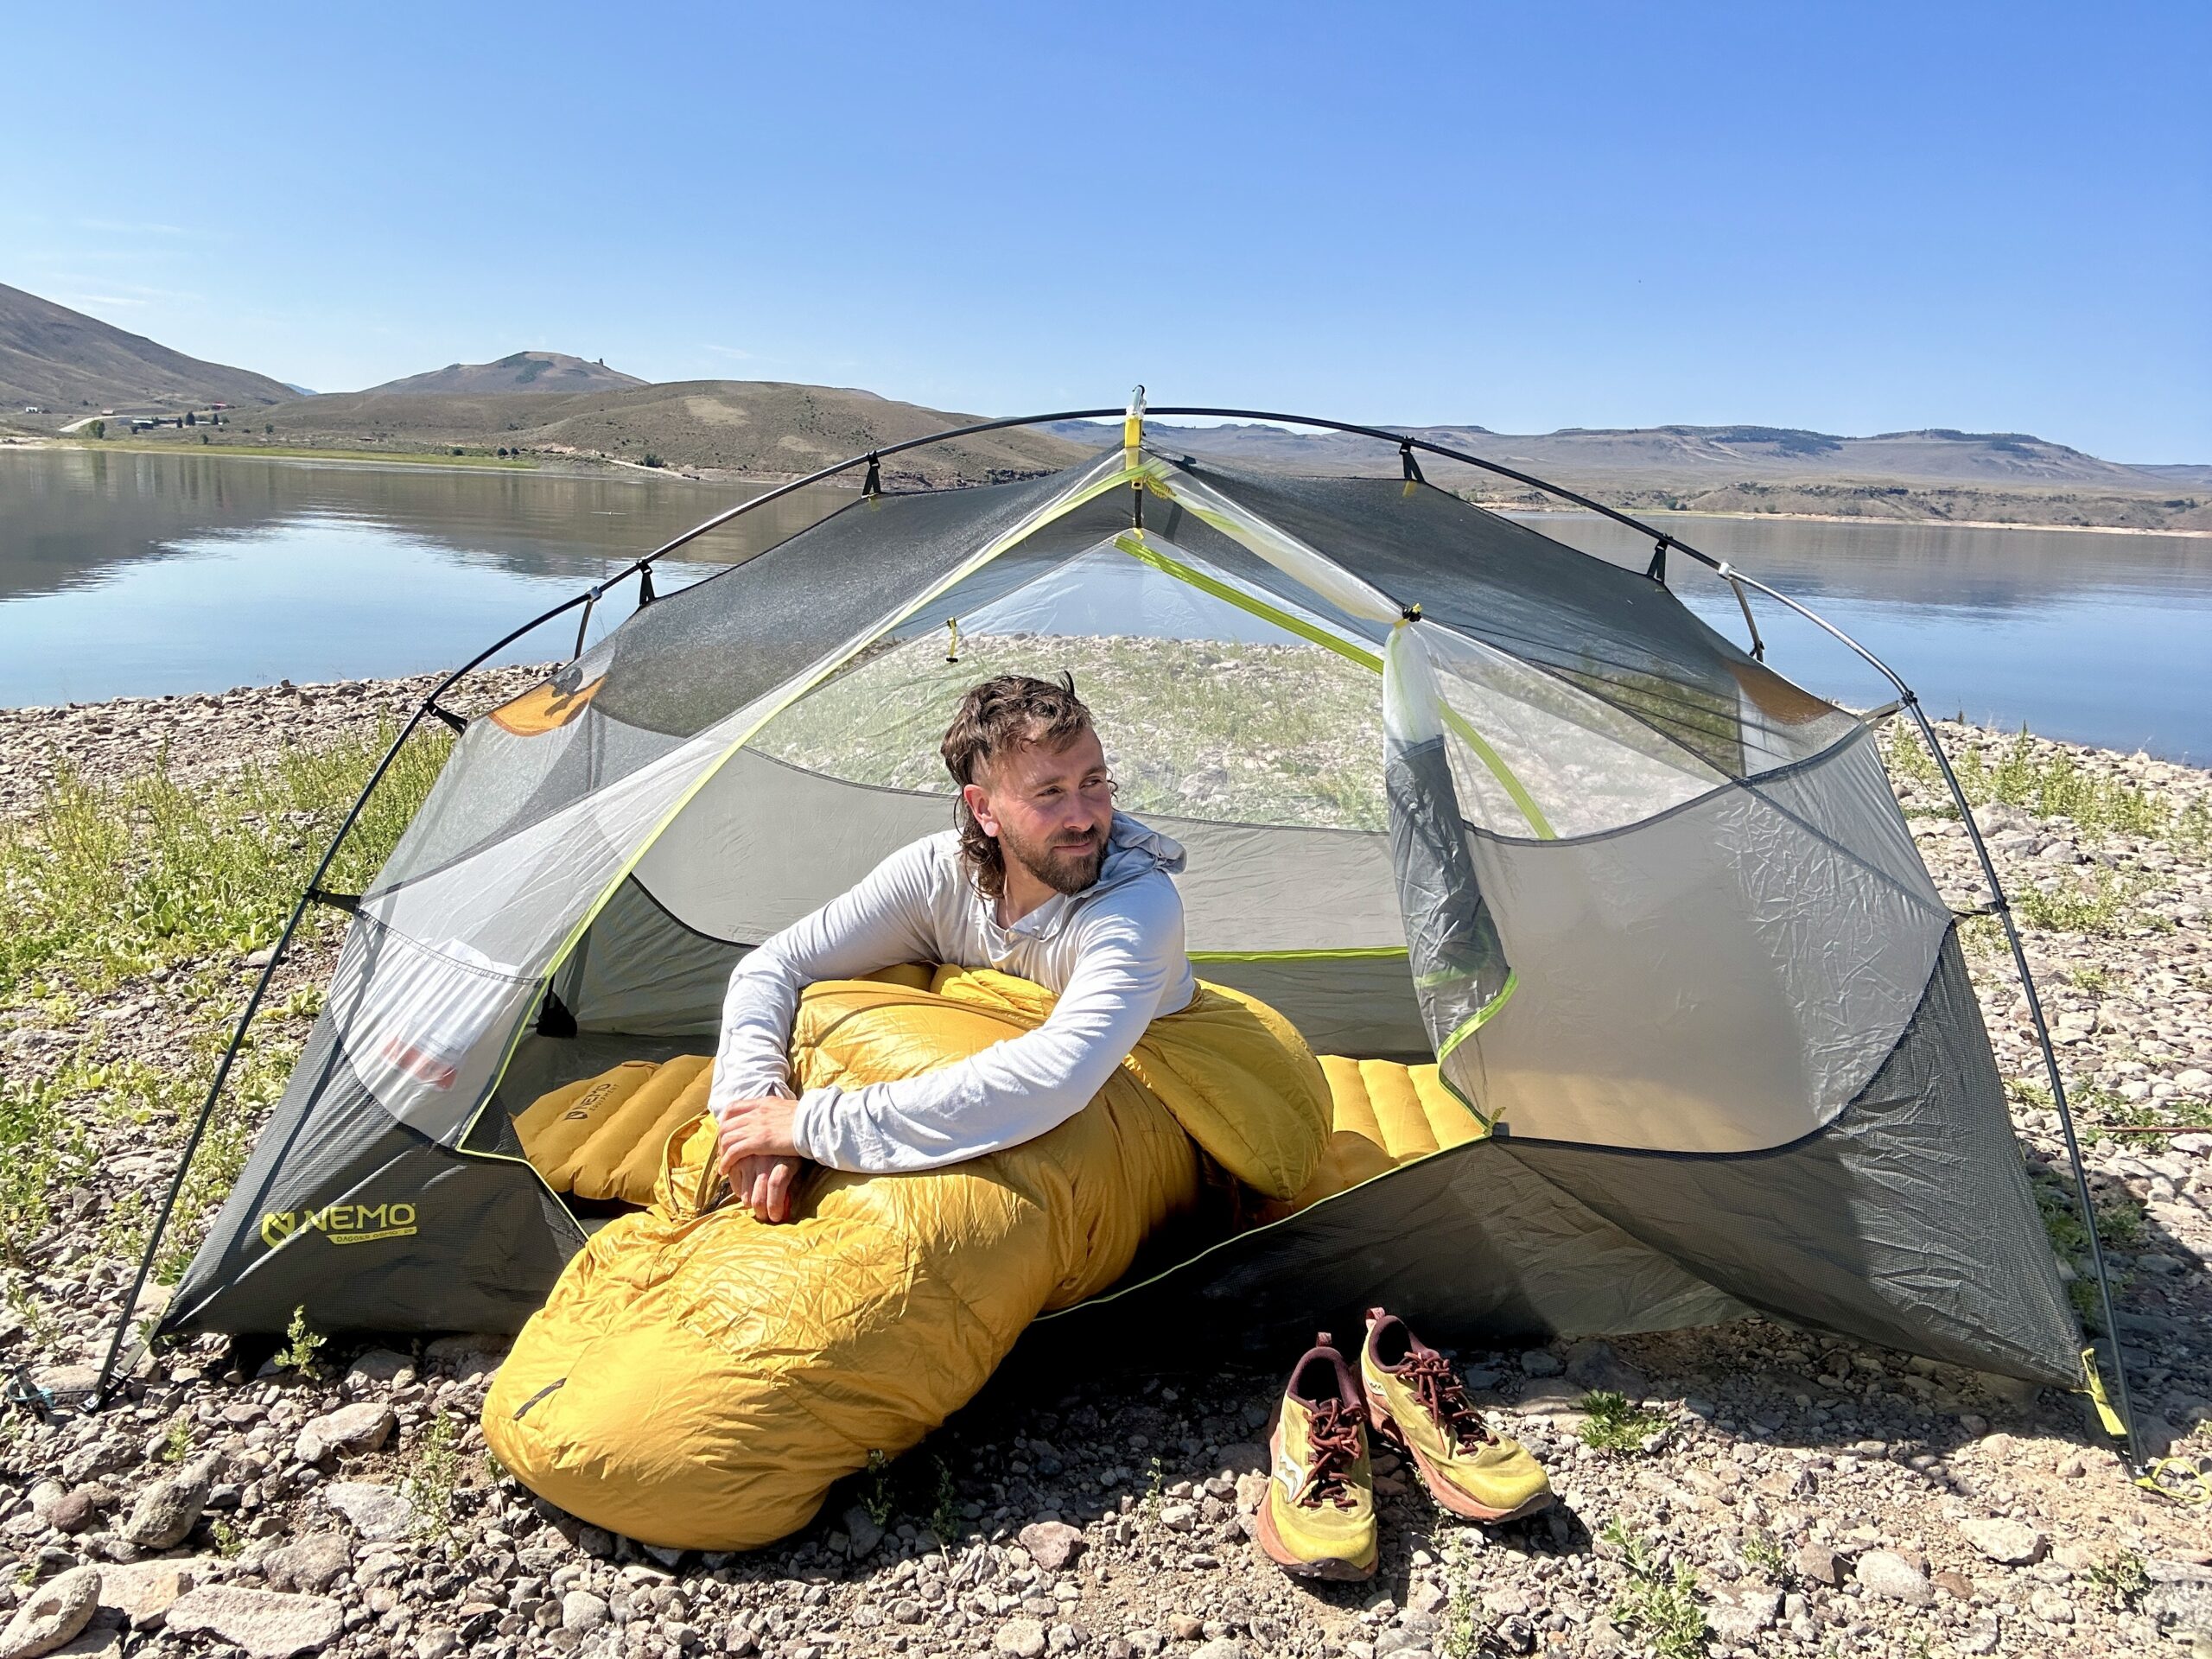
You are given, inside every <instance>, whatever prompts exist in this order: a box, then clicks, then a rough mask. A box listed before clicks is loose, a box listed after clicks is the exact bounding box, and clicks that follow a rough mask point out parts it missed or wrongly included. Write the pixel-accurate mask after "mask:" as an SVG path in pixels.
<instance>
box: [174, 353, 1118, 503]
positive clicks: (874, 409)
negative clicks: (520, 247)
mask: <svg viewBox="0 0 2212 1659" xmlns="http://www.w3.org/2000/svg"><path fill="white" fill-rule="evenodd" d="M624 378H627V377H624ZM399 384H401V385H405V384H406V383H405V382H401V383H399ZM978 418H979V417H978V416H973V415H952V414H947V413H945V412H944V411H943V410H934V409H925V408H923V407H921V406H920V405H918V404H902V403H896V402H893V400H892V399H890V398H887V397H877V396H876V395H875V394H874V392H871V391H854V390H851V389H849V388H846V387H841V386H809V385H792V384H790V383H787V382H783V381H772V380H676V381H669V382H666V383H664V384H659V385H625V386H618V387H612V388H607V389H604V390H598V391H487V392H479V393H474V394H468V395H462V394H458V393H454V392H420V391H380V390H378V391H327V392H324V393H323V394H322V395H321V397H300V398H296V399H294V400H293V401H291V402H290V403H288V404H284V405H283V406H282V407H279V408H277V409H272V410H269V411H268V412H267V414H266V415H265V416H261V417H260V418H259V420H258V421H257V429H254V430H251V431H249V432H247V433H246V434H245V437H244V440H243V441H245V442H251V443H254V444H257V445H268V444H271V443H274V444H278V445H283V444H297V445H301V446H303V447H308V448H347V449H358V450H366V451H371V452H375V453H381V454H401V455H404V454H409V453H410V452H414V453H422V452H425V451H431V450H437V451H444V450H447V449H448V448H471V449H475V450H478V451H480V452H481V451H488V450H492V449H494V448H499V449H508V450H512V452H513V453H514V454H518V455H538V456H545V457H548V458H556V459H560V458H571V457H573V458H578V459H599V460H610V461H628V462H631V463H632V464H633V465H636V464H643V465H648V466H665V467H717V468H723V469H727V470H728V471H731V472H736V473H743V474H749V475H751V476H754V477H761V476H767V477H790V476H791V475H793V474H800V473H809V472H812V471H814V470H815V469H816V468H817V467H822V466H824V465H826V464H827V463H829V462H830V461H842V459H844V458H845V457H846V456H847V455H854V454H864V453H865V452H867V451H868V450H869V449H872V448H879V447H880V446H882V445H886V444H892V443H896V442H899V441H900V440H901V439H904V438H918V437H925V436H927V435H929V434H931V433H932V432H941V431H944V429H946V428H948V427H952V426H960V425H963V424H966V423H970V422H973V421H975V420H976V419H978ZM260 427H266V428H269V429H270V430H267V431H263V430H260V429H259V428H260ZM178 436H179V437H180V438H181V437H182V436H183V435H182V434H179V435H178ZM197 436H198V435H197V434H195V435H194V437H195V440H196V438H197ZM215 442H216V443H217V445H218V446H219V445H220V444H221V443H222V442H224V439H223V436H222V435H221V434H220V433H219V432H218V434H217V435H215ZM1082 456H1083V451H1082V450H1081V449H1080V448H1077V447H1076V446H1075V445H1074V444H1071V443H1069V442H1065V440H1063V439H1060V438H1058V437H1054V436H1052V435H1050V434H1048V433H1044V432H1038V431H1022V430H1018V429H1017V430H1011V431H1004V432H986V433H981V434H979V435H976V436H975V437H973V438H967V439H963V440H960V441H959V442H953V443H944V444H932V445H931V446H930V447H929V448H925V449H919V450H916V451H914V452H912V454H902V455H894V456H889V457H887V458H886V459H885V461H884V462H883V476H884V480H885V481H886V482H887V483H890V484H893V485H894V486H896V485H898V484H900V483H907V484H912V483H927V484H931V485H938V484H952V483H969V484H973V483H981V482H983V481H985V480H992V479H1003V478H1025V477H1029V476H1031V475H1033V474H1038V473H1045V472H1050V471H1052V469H1053V468H1055V467H1065V466H1067V465H1068V464H1070V463H1071V462H1072V461H1078V460H1080V459H1082ZM854 481H855V482H857V481H858V480H857V478H856V479H855V480H854Z"/></svg>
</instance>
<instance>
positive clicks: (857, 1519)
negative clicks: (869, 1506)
mask: <svg viewBox="0 0 2212 1659" xmlns="http://www.w3.org/2000/svg"><path fill="white" fill-rule="evenodd" d="M844 1518H845V1536H846V1537H847V1538H848V1539H849V1540H850V1541H851V1545H852V1548H851V1554H852V1557H853V1559H854V1560H856V1561H857V1560H861V1558H863V1557H864V1556H868V1555H873V1554H875V1548H876V1546H877V1545H878V1544H880V1543H881V1542H882V1541H883V1529H882V1528H881V1527H880V1526H878V1525H877V1524H876V1522H875V1517H874V1516H872V1515H870V1514H869V1513H868V1510H865V1509H864V1508H862V1507H861V1505H860V1504H858V1503H855V1504H854V1505H853V1507H852V1508H851V1509H849V1510H846V1511H845V1517H844Z"/></svg>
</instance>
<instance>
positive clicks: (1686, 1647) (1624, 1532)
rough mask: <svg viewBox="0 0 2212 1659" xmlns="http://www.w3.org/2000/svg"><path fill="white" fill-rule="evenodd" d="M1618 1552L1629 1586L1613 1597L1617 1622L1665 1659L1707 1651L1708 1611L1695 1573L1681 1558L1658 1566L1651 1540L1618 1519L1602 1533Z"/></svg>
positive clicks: (1691, 1657)
mask: <svg viewBox="0 0 2212 1659" xmlns="http://www.w3.org/2000/svg"><path fill="white" fill-rule="evenodd" d="M1599 1537H1600V1538H1602V1539H1604V1540H1605V1541H1606V1542H1607V1543H1609V1544H1611V1545H1612V1546H1613V1548H1616V1549H1618V1551H1619V1552H1620V1557H1621V1565H1622V1566H1624V1567H1626V1568H1627V1569H1628V1577H1629V1581H1628V1585H1627V1587H1626V1588H1624V1590H1623V1591H1622V1592H1621V1593H1620V1594H1619V1595H1618V1596H1617V1597H1615V1598H1614V1599H1613V1606H1612V1615H1613V1623H1614V1624H1618V1625H1619V1626H1620V1627H1621V1628H1622V1629H1624V1630H1634V1631H1636V1632H1637V1633H1638V1634H1639V1635H1641V1636H1642V1637H1643V1640H1644V1642H1645V1643H1646V1644H1647V1645H1648V1646H1649V1648H1650V1649H1651V1650H1652V1652H1654V1653H1656V1654H1658V1655H1660V1656H1662V1659H1695V1656H1697V1655H1699V1654H1701V1653H1703V1652H1704V1651H1705V1610H1704V1609H1703V1608H1702V1607H1700V1606H1699V1605H1698V1600H1697V1575H1696V1574H1695V1573H1693V1572H1692V1571H1691V1570H1690V1566H1689V1563H1688V1562H1687V1561H1682V1560H1677V1561H1676V1562H1675V1564H1674V1567H1672V1569H1671V1570H1669V1569H1667V1568H1663V1567H1661V1566H1660V1565H1659V1562H1658V1560H1657V1556H1656V1552H1655V1551H1654V1550H1653V1549H1652V1548H1651V1541H1650V1540H1649V1539H1648V1538H1646V1537H1644V1536H1643V1535H1642V1534H1641V1533H1634V1532H1630V1530H1629V1529H1627V1528H1626V1527H1625V1526H1624V1525H1623V1524H1622V1523H1621V1522H1619V1521H1618V1519H1616V1520H1613V1521H1609V1522H1606V1523H1605V1530H1604V1531H1603V1532H1601V1533H1599Z"/></svg>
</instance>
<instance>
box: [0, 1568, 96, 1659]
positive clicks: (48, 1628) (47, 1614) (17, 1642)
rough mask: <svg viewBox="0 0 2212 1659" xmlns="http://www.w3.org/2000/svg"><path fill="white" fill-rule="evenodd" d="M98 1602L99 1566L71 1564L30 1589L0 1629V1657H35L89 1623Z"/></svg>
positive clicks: (53, 1647) (69, 1637)
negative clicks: (13, 1613) (0, 1629)
mask: <svg viewBox="0 0 2212 1659" xmlns="http://www.w3.org/2000/svg"><path fill="white" fill-rule="evenodd" d="M99 1602H100V1570H99V1568H98V1567H72V1568H70V1570H69V1571H68V1572H67V1573H62V1574H61V1575H60V1577H59V1578H54V1579H48V1580H47V1581H46V1582H45V1583H44V1584H42V1585H41V1586H38V1588H37V1589H35V1590H34V1591H32V1592H31V1593H30V1595H29V1597H28V1598H27V1599H25V1600H24V1602H23V1605H22V1606H21V1607H19V1608H17V1609H16V1616H15V1618H12V1619H10V1620H9V1621H8V1628H7V1630H5V1631H4V1632H0V1659H38V1656H39V1655H41V1654H44V1653H52V1652H53V1651H54V1649H56V1648H58V1647H60V1646H61V1645H62V1643H65V1642H69V1641H73V1640H74V1639H75V1637H76V1635H77V1632H78V1631H79V1630H83V1629H84V1628H85V1626H86V1625H87V1624H91V1623H92V1610H93V1609H94V1608H96V1607H98V1606H99Z"/></svg>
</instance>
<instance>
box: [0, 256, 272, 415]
mask: <svg viewBox="0 0 2212 1659" xmlns="http://www.w3.org/2000/svg"><path fill="white" fill-rule="evenodd" d="M292 395H293V394H292V392H291V391H290V390H289V388H287V387H286V386H285V385H283V383H282V382H280V381H276V380H271V379H270V378H269V377H268V376H267V375H265V374H255V373H252V372H250V371H248V370H245V369H234V368H232V367H230V366H229V365H226V364H222V363H209V362H207V361H204V360H203V359H200V358H196V357H187V356H186V355H185V354H184V353H182V352H176V351H171V350H170V349H169V348H168V346H162V345H160V344H157V343H156V341H153V340H148V339H147V338H146V337H145V336H144V335H143V334H127V333H125V332H124V330H123V329H120V328H118V327H114V326H113V325H112V324H110V323H105V322H102V321H100V320H99V318H98V317H88V316H86V315H85V314H84V313H83V312H81V311H72V310H71V309H70V308H68V307H67V306H66V305H56V304H55V303H54V302H53V301H51V300H43V299H41V298H40V297H39V296H37V295H35V294H26V293H25V292H24V291H23V290H22V289H20V288H10V287H8V286H7V285H6V284H4V283H0V409H4V410H7V411H8V412H9V413H10V414H17V413H20V412H21V410H22V407H23V405H24V404H38V405H40V406H41V408H43V409H48V410H53V411H54V412H56V413H59V414H64V415H76V414H79V413H81V412H82V411H83V410H86V409H87V408H91V409H95V410H98V409H118V410H128V409H146V408H163V409H178V408H184V407H187V406H190V405H195V404H196V405H200V406H203V407H204V406H205V405H207V404H211V403H226V404H274V403H280V402H285V401H289V399H290V398H291V397H292Z"/></svg>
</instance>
